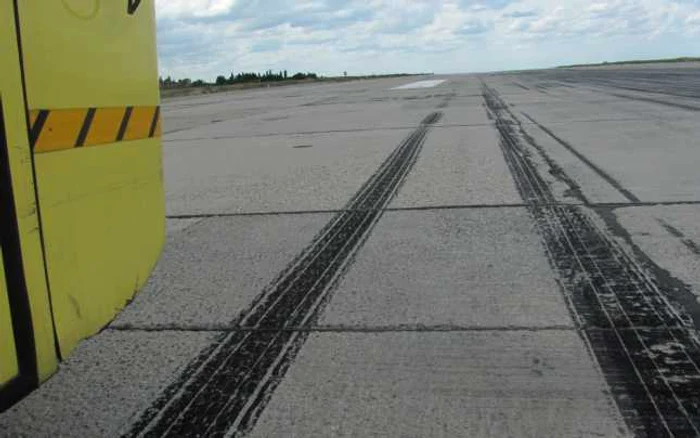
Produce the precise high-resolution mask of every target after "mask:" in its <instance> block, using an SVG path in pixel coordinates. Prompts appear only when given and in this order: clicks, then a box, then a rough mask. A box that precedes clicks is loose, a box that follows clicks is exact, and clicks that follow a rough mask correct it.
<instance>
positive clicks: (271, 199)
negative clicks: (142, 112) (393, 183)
mask: <svg viewBox="0 0 700 438" xmlns="http://www.w3.org/2000/svg"><path fill="white" fill-rule="evenodd" d="M418 121H420V120H418ZM418 121H417V122H416V125H417V124H418ZM410 131H411V129H405V130H404V129H397V130H388V131H369V132H353V133H334V134H317V135H310V136H308V135H307V136H275V137H258V138H241V139H222V140H200V141H197V142H192V141H187V142H174V143H169V144H168V145H167V146H166V154H165V164H164V166H165V179H166V182H167V200H168V202H167V205H168V213H169V214H197V213H238V212H275V211H308V210H330V209H340V208H342V207H343V206H344V205H345V203H346V202H347V201H348V200H349V199H350V198H351V197H352V195H354V194H355V192H356V191H357V190H358V189H359V188H360V187H361V186H362V184H363V183H364V182H365V181H366V180H367V179H369V177H370V176H372V174H373V173H374V172H376V170H377V168H378V167H379V165H380V164H381V163H382V162H383V161H384V160H385V159H386V158H387V156H388V155H389V154H390V153H391V151H392V150H393V149H394V148H395V147H396V146H397V145H398V144H399V143H400V142H401V141H402V140H403V139H404V138H405V137H406V136H407V135H408V133H409V132H410ZM193 143H194V144H193Z"/></svg>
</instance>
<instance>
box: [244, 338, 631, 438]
mask: <svg viewBox="0 0 700 438" xmlns="http://www.w3.org/2000/svg"><path fill="white" fill-rule="evenodd" d="M604 392H605V387H604V386H603V384H602V380H601V376H600V375H599V373H598V371H597V370H596V369H595V367H594V366H593V364H592V362H591V360H590V357H589V356H588V353H587V352H586V350H585V348H584V346H583V342H582V341H581V339H580V338H579V336H578V335H577V334H576V333H575V332H572V331H543V332H520V331H516V332H463V333H420V332H405V333H379V334H376V333H375V334H371V333H369V334H368V333H342V334H332V333H323V334H321V333H318V334H312V335H311V337H310V339H309V340H308V342H307V344H306V346H305V347H304V349H303V350H302V352H301V353H300V355H299V356H298V357H297V360H296V362H295V363H294V365H293V366H292V368H291V369H290V371H289V372H288V374H287V376H286V378H285V380H284V381H283V382H282V384H281V385H280V386H279V388H278V389H277V392H276V393H275V395H274V396H273V397H272V400H271V401H270V403H269V404H268V406H267V409H266V410H265V411H264V412H263V414H262V416H261V418H260V419H259V420H258V424H257V426H256V428H255V429H254V430H253V432H252V433H251V434H250V436H251V437H256V438H257V437H261V438H262V437H326V436H337V437H346V436H347V437H349V436H376V437H385V436H386V437H389V436H391V437H406V436H411V437H414V436H415V437H457V436H463V437H543V436H557V437H584V436H606V437H615V436H626V432H625V429H624V424H623V422H622V421H621V419H620V418H619V416H618V414H617V413H616V412H615V409H614V407H613V406H612V405H611V404H610V401H609V399H608V397H607V396H606V395H605V394H604Z"/></svg>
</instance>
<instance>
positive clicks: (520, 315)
mask: <svg viewBox="0 0 700 438" xmlns="http://www.w3.org/2000/svg"><path fill="white" fill-rule="evenodd" d="M320 324H322V325H340V326H352V327H365V326H367V327H393V326H401V325H425V326H468V327H471V326H479V327H489V326H490V327H507V326H516V327H518V326H520V327H522V326H527V327H542V326H553V325H565V326H572V324H573V323H572V321H571V318H570V317H569V315H568V313H567V310H566V305H565V304H564V300H563V297H562V295H561V291H560V290H559V287H558V286H557V284H556V283H555V281H554V279H553V276H552V272H551V270H550V267H549V264H548V262H547V260H546V258H545V256H544V249H543V247H542V245H541V243H540V241H539V238H538V236H537V235H536V232H535V230H534V228H533V225H532V222H531V219H530V217H529V215H528V213H527V211H526V210H525V209H524V208H499V209H474V210H471V209H466V210H439V211H419V212H405V211H404V212H387V213H386V214H385V215H384V217H383V219H382V221H381V222H380V223H379V225H378V226H377V228H376V229H375V230H374V231H373V233H372V236H371V237H370V238H369V240H368V242H367V243H366V244H365V247H364V248H363V250H362V252H361V253H360V254H359V255H358V256H357V258H356V260H355V263H354V265H353V267H352V269H351V270H350V272H349V273H348V274H347V275H346V277H345V278H344V280H343V281H342V282H341V283H340V285H339V286H338V290H337V291H336V292H335V293H334V298H333V299H332V300H331V302H330V304H329V305H328V309H327V310H326V312H325V314H324V317H323V318H322V320H321V322H320Z"/></svg>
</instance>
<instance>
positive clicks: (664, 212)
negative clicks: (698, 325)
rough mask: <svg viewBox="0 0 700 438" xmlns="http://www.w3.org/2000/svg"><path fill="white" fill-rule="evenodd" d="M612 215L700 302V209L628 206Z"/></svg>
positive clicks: (680, 206) (646, 251)
mask: <svg viewBox="0 0 700 438" xmlns="http://www.w3.org/2000/svg"><path fill="white" fill-rule="evenodd" d="M613 214H614V215H615V216H616V217H617V219H618V221H619V223H620V225H622V227H623V228H624V229H625V230H627V232H628V233H629V234H630V236H631V238H632V241H633V242H634V243H635V244H636V245H637V246H638V247H639V248H640V249H641V250H642V251H643V252H644V253H645V254H646V255H648V256H649V257H651V258H652V259H653V260H654V261H655V262H656V263H657V264H658V265H659V266H660V267H661V268H663V269H666V270H667V271H669V272H670V273H671V275H673V276H674V277H676V278H678V279H680V280H682V281H683V282H684V283H686V284H687V285H689V286H690V287H691V292H692V293H694V294H695V295H696V296H698V300H699V301H700V220H698V218H700V206H697V205H675V206H656V207H629V208H619V209H616V210H614V211H613Z"/></svg>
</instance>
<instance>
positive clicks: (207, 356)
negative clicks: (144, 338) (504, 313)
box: [124, 112, 442, 437]
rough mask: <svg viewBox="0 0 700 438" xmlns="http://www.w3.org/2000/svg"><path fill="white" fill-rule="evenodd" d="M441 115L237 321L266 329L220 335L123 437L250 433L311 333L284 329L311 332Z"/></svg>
mask: <svg viewBox="0 0 700 438" xmlns="http://www.w3.org/2000/svg"><path fill="white" fill-rule="evenodd" d="M441 116H442V113H440V112H435V113H432V114H430V115H428V116H427V117H426V118H425V119H424V120H423V122H422V123H421V125H420V126H419V127H418V128H416V129H415V130H414V131H413V132H412V133H411V134H410V135H409V136H408V137H407V138H406V139H405V140H404V141H403V142H402V143H401V144H400V145H399V146H398V147H397V148H396V149H394V151H393V152H392V153H391V155H390V156H389V157H388V158H387V159H386V160H385V161H384V163H382V165H381V166H380V168H379V169H378V171H377V172H376V173H375V174H374V175H373V176H372V177H371V178H370V179H369V180H368V181H367V182H365V184H364V185H363V186H362V188H361V189H360V190H359V191H358V192H357V194H356V195H355V196H354V197H353V198H352V199H351V200H350V202H349V203H348V204H347V207H346V208H345V209H344V211H342V212H341V213H339V214H337V215H336V216H335V217H334V218H333V219H332V220H331V221H330V222H329V223H328V224H327V225H326V226H325V227H324V228H323V230H321V232H320V233H319V234H318V235H317V236H316V237H315V239H314V240H313V241H312V243H311V244H310V245H309V246H308V247H307V248H306V249H305V250H304V251H302V252H301V254H300V255H299V256H298V257H297V258H296V259H295V260H294V261H293V262H292V263H291V264H290V265H288V267H287V268H286V269H285V270H284V271H283V272H282V273H281V274H280V275H279V277H278V278H277V280H275V281H274V282H273V283H272V284H271V285H270V286H269V287H268V288H266V289H265V290H264V291H263V292H262V293H261V294H260V295H259V296H258V297H257V298H256V299H255V300H254V302H253V304H252V306H251V307H250V308H249V309H248V311H247V312H245V313H244V316H243V317H241V318H240V319H239V320H238V321H237V324H238V325H241V326H247V327H251V328H257V329H266V328H267V329H269V330H257V331H252V330H251V331H245V332H243V331H237V332H232V333H226V334H225V335H223V336H222V337H221V338H219V340H218V342H217V344H216V346H215V347H214V348H212V349H210V350H207V351H206V352H205V353H204V354H203V355H200V356H199V357H198V358H197V359H196V360H195V363H196V364H197V365H192V367H190V368H189V371H188V372H185V373H184V374H182V375H181V376H180V377H179V379H177V380H176V381H175V382H174V383H173V384H171V385H170V386H169V387H168V388H167V389H166V390H165V392H164V394H163V395H162V396H161V397H160V398H159V399H158V400H156V401H155V403H154V404H153V405H152V406H151V407H150V408H149V409H148V410H147V411H145V412H144V413H143V414H142V416H141V417H140V418H139V420H137V421H136V422H135V423H134V424H133V425H132V427H131V429H130V430H129V431H128V432H127V433H126V434H125V435H124V436H127V437H132V436H223V435H224V434H227V433H229V434H230V433H233V436H240V435H241V434H245V433H246V432H247V431H249V430H250V429H251V428H252V427H253V426H254V424H255V421H256V420H257V418H258V416H259V415H260V413H261V411H262V409H263V408H264V407H265V405H266V403H267V401H268V400H269V398H270V397H271V396H272V392H273V391H274V389H275V388H276V387H277V385H278V384H279V383H280V381H281V379H282V377H283V376H284V374H285V372H286V370H287V368H288V367H289V366H290V364H291V362H292V361H293V359H294V357H295V356H296V354H297V353H298V351H299V350H300V348H301V346H302V345H303V344H304V342H305V340H306V338H307V336H308V334H309V332H302V331H285V329H286V328H289V327H311V326H312V325H313V324H314V322H315V321H316V320H317V318H318V317H319V315H320V314H321V312H322V310H323V309H324V307H325V304H326V303H327V302H328V299H329V298H330V294H331V292H332V290H333V288H334V286H335V285H336V284H337V282H338V281H339V279H340V278H342V275H343V274H344V272H345V271H346V270H347V269H348V267H349V266H350V264H351V263H352V260H353V258H354V256H355V254H356V253H357V251H358V250H359V248H360V247H361V246H362V244H363V243H364V241H365V240H366V239H367V237H368V236H369V234H370V232H371V230H372V229H373V227H374V225H375V224H376V222H377V221H378V219H379V218H380V217H381V215H382V214H383V212H384V208H385V207H386V206H387V205H388V204H389V202H390V201H391V200H392V199H393V197H394V196H395V194H396V192H397V191H398V189H399V188H400V187H401V185H402V184H403V182H404V180H405V178H406V176H407V175H408V173H409V172H410V170H411V168H412V167H413V165H414V163H415V161H416V159H417V157H418V154H419V152H420V149H421V147H422V144H423V141H424V140H425V136H426V135H427V133H428V130H429V128H430V125H432V124H433V123H436V122H437V121H438V120H439V119H440V117H441ZM203 356H204V357H203ZM193 368H194V369H195V370H194V371H193Z"/></svg>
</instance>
